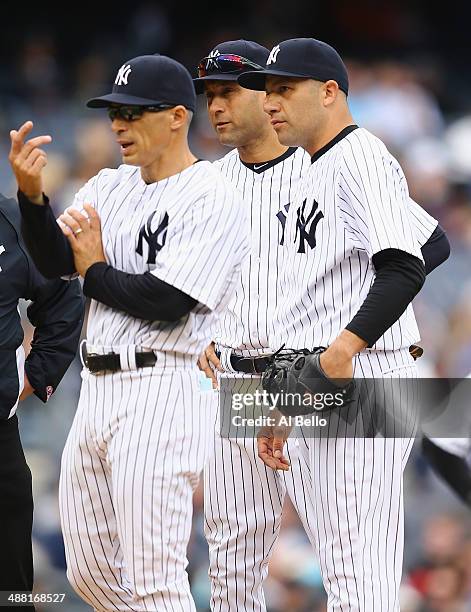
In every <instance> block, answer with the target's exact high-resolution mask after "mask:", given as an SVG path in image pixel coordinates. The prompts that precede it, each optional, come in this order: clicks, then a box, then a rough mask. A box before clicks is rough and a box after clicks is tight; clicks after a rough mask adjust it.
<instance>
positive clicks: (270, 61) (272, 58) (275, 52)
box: [267, 45, 280, 66]
mask: <svg viewBox="0 0 471 612" xmlns="http://www.w3.org/2000/svg"><path fill="white" fill-rule="evenodd" d="M279 52H280V45H276V47H273V49H272V50H271V51H270V55H269V56H268V59H267V66H269V65H270V64H274V63H275V62H276V58H277V57H278V53H279Z"/></svg>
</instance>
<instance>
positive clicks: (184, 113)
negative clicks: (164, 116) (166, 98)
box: [170, 104, 189, 130]
mask: <svg viewBox="0 0 471 612" xmlns="http://www.w3.org/2000/svg"><path fill="white" fill-rule="evenodd" d="M170 112H171V113H172V115H171V117H172V118H171V122H170V129H172V130H179V129H180V128H181V127H182V126H184V125H187V123H188V121H189V111H188V110H187V109H186V108H185V107H184V106H182V105H181V104H179V105H178V106H175V108H172V109H170Z"/></svg>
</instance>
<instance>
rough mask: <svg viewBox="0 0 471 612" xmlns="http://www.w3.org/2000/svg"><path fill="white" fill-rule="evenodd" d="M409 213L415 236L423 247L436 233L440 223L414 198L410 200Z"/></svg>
mask: <svg viewBox="0 0 471 612" xmlns="http://www.w3.org/2000/svg"><path fill="white" fill-rule="evenodd" d="M409 212H410V219H411V222H412V227H413V229H414V232H415V235H416V236H417V239H418V241H419V245H420V246H421V247H423V246H424V244H425V243H426V242H427V241H428V239H429V238H430V236H431V235H432V234H433V232H434V231H435V229H436V227H437V225H438V221H437V219H435V217H432V215H430V214H429V213H428V212H427V211H426V210H424V209H423V208H422V206H420V205H419V204H417V202H415V201H414V200H413V199H412V198H409Z"/></svg>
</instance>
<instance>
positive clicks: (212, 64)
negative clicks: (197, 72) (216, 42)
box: [207, 49, 221, 69]
mask: <svg viewBox="0 0 471 612" xmlns="http://www.w3.org/2000/svg"><path fill="white" fill-rule="evenodd" d="M218 55H221V54H220V53H219V50H218V49H213V51H211V53H210V54H209V55H208V62H207V68H209V67H211V68H215V69H217V63H216V62H214V61H212V60H214V59H215V58H216V57H217V56H218Z"/></svg>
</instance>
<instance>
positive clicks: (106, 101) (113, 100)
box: [87, 93, 164, 108]
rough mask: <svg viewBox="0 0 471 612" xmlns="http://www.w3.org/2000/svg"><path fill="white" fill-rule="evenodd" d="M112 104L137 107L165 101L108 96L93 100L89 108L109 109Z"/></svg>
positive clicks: (122, 95)
mask: <svg viewBox="0 0 471 612" xmlns="http://www.w3.org/2000/svg"><path fill="white" fill-rule="evenodd" d="M110 104H131V105H136V106H152V105H153V104H164V101H163V100H150V99H149V98H139V97H137V96H129V95H127V94H118V93H113V94H108V95H106V96H100V97H99V98H92V99H91V100H89V101H88V102H87V106H88V107H89V108H108V106H110Z"/></svg>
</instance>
